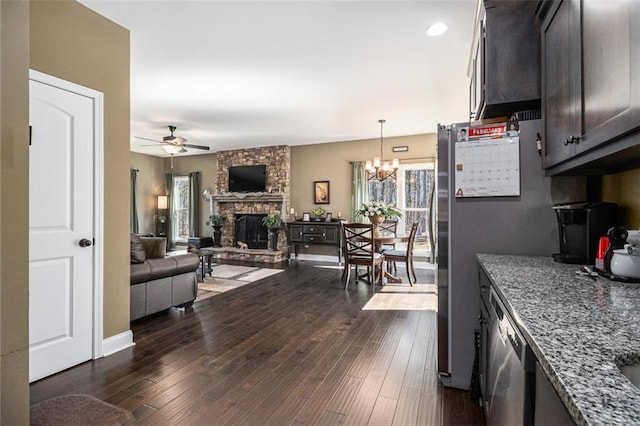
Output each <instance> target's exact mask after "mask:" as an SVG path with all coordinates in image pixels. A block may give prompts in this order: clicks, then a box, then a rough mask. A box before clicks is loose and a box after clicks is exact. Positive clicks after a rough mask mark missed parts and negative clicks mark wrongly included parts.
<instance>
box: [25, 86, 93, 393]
mask: <svg viewBox="0 0 640 426" xmlns="http://www.w3.org/2000/svg"><path fill="white" fill-rule="evenodd" d="M29 90H30V103H29V108H30V110H29V120H30V125H31V146H30V154H29V354H30V365H29V379H30V381H34V380H38V379H40V378H42V377H46V376H48V375H50V374H53V373H56V372H58V371H61V370H63V369H66V368H68V367H71V366H73V365H76V364H79V363H81V362H84V361H87V360H89V359H91V358H92V357H93V352H94V345H93V344H94V341H93V337H94V336H93V335H94V327H93V325H94V316H93V313H94V246H93V239H94V194H93V192H94V191H93V180H94V152H93V151H94V126H95V123H94V100H93V99H91V98H90V97H87V96H83V95H81V94H78V93H75V92H72V91H69V90H64V89H61V88H58V87H54V86H52V85H49V84H43V83H42V82H38V81H34V80H31V81H30V86H29Z"/></svg>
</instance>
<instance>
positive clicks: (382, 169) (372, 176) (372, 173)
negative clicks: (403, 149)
mask: <svg viewBox="0 0 640 426" xmlns="http://www.w3.org/2000/svg"><path fill="white" fill-rule="evenodd" d="M385 122H386V120H378V123H380V157H373V163H372V162H371V161H367V162H366V163H365V169H366V170H367V174H368V177H367V180H378V181H380V182H383V181H385V180H387V179H389V178H392V179H395V178H396V172H397V171H398V166H399V164H400V161H399V160H398V159H397V158H394V159H393V160H391V164H389V162H388V161H384V162H383V160H382V144H383V143H384V139H383V138H382V126H383V125H384V123H385Z"/></svg>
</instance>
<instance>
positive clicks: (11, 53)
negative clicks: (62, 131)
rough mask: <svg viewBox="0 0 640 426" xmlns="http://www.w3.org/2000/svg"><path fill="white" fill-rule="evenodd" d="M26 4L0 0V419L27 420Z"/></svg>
mask: <svg viewBox="0 0 640 426" xmlns="http://www.w3.org/2000/svg"><path fill="white" fill-rule="evenodd" d="M28 129H29V3H28V1H0V377H1V378H2V380H1V381H0V383H1V384H0V424H3V425H25V424H28V423H29V340H28V339H29V328H28V327H29V316H28V314H29V310H28V306H29V299H28V282H29V279H28V259H29V248H28V241H29V238H28V226H29V223H28V217H29V215H28V209H29V206H28V204H29V198H28V182H29V159H28V158H29V157H28V156H29V145H28V143H27V141H28Z"/></svg>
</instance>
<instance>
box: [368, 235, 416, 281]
mask: <svg viewBox="0 0 640 426" xmlns="http://www.w3.org/2000/svg"><path fill="white" fill-rule="evenodd" d="M360 239H361V240H362V241H363V242H364V241H366V242H369V241H370V239H369V238H365V237H360ZM408 241H409V236H408V235H404V236H400V235H389V234H384V233H382V234H380V235H374V236H373V247H374V249H375V251H376V252H378V253H382V250H383V246H384V245H385V244H398V243H406V242H408ZM382 272H383V278H386V279H387V282H391V283H402V278H400V277H397V276H395V275H393V274H392V273H391V272H389V271H387V269H386V268H384V267H383V268H382ZM363 276H364V275H358V278H361V277H363Z"/></svg>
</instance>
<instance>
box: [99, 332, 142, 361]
mask: <svg viewBox="0 0 640 426" xmlns="http://www.w3.org/2000/svg"><path fill="white" fill-rule="evenodd" d="M131 346H135V343H134V342H133V332H132V331H131V330H127V331H124V332H122V333H120V334H116V335H115V336H111V337H107V338H106V339H104V340H102V356H109V355H113V354H114V353H116V352H120V351H121V350H123V349H127V348H130V347H131Z"/></svg>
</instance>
